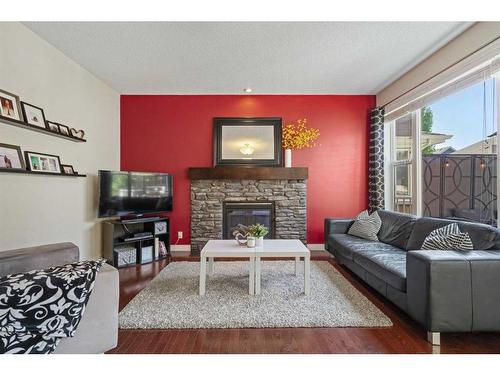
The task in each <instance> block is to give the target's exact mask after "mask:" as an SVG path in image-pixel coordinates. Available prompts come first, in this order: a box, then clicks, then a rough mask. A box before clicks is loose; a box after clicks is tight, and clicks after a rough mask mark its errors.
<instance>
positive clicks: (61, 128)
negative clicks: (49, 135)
mask: <svg viewBox="0 0 500 375" xmlns="http://www.w3.org/2000/svg"><path fill="white" fill-rule="evenodd" d="M58 125H59V133H61V134H62V135H67V136H68V137H71V133H70V132H69V127H68V126H66V125H63V124H58Z"/></svg>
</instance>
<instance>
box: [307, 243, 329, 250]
mask: <svg viewBox="0 0 500 375" xmlns="http://www.w3.org/2000/svg"><path fill="white" fill-rule="evenodd" d="M307 248H308V249H309V250H311V251H314V250H316V251H318V250H325V244H324V243H308V244H307Z"/></svg>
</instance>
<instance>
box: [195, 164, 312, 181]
mask: <svg viewBox="0 0 500 375" xmlns="http://www.w3.org/2000/svg"><path fill="white" fill-rule="evenodd" d="M188 177H189V179H191V180H306V179H307V177H308V169H307V168H302V167H298V168H280V167H214V168H189V171H188Z"/></svg>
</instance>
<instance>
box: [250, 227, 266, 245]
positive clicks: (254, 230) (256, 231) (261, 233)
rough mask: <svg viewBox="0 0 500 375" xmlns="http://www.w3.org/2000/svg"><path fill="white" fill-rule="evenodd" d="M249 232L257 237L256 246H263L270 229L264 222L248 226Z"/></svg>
mask: <svg viewBox="0 0 500 375" xmlns="http://www.w3.org/2000/svg"><path fill="white" fill-rule="evenodd" d="M248 233H249V234H250V235H251V236H252V237H255V246H263V245H264V237H265V236H266V235H267V234H268V233H269V229H267V228H266V227H265V226H264V225H262V224H258V223H257V224H254V225H252V226H250V228H248Z"/></svg>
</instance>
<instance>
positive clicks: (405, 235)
mask: <svg viewBox="0 0 500 375" xmlns="http://www.w3.org/2000/svg"><path fill="white" fill-rule="evenodd" d="M377 212H378V215H379V216H380V220H382V226H381V227H380V231H379V232H378V239H379V241H381V242H384V243H387V244H390V245H393V246H396V247H398V248H400V249H403V250H407V247H406V246H407V243H408V239H409V238H410V235H411V232H412V230H413V226H414V225H415V222H416V221H417V217H416V216H413V215H408V214H402V213H399V212H393V211H384V210H379V211H377Z"/></svg>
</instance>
